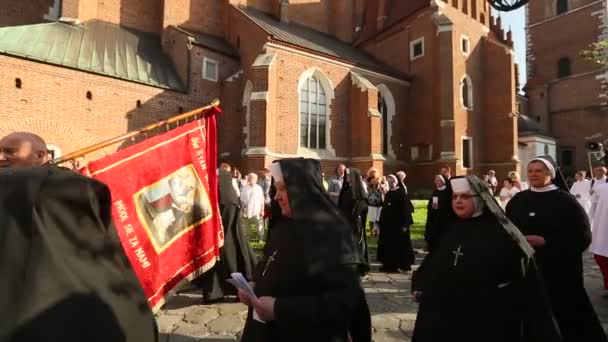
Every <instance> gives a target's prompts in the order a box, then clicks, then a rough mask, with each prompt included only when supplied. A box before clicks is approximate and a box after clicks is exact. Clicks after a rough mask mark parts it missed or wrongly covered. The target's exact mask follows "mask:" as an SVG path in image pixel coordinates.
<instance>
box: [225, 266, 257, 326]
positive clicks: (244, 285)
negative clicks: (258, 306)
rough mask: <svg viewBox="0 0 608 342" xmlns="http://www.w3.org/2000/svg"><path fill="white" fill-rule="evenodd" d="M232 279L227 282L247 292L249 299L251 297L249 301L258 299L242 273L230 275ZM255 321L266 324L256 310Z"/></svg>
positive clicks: (254, 312) (254, 313)
mask: <svg viewBox="0 0 608 342" xmlns="http://www.w3.org/2000/svg"><path fill="white" fill-rule="evenodd" d="M230 277H231V279H227V280H226V281H227V282H228V283H230V284H232V285H233V286H234V287H236V288H237V289H240V290H242V291H243V292H245V294H246V295H247V297H249V299H250V300H251V301H254V300H257V299H258V297H257V296H256V295H255V292H254V291H253V289H252V288H251V286H249V283H248V282H247V279H245V277H244V276H243V274H242V273H240V272H234V273H231V274H230ZM253 319H255V320H256V321H258V322H261V323H266V322H265V321H263V320H262V319H261V318H260V316H259V315H258V313H257V312H256V311H255V310H253Z"/></svg>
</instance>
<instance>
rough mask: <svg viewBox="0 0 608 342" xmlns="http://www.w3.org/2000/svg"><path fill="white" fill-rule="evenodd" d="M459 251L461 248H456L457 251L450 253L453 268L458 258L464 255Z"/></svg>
mask: <svg viewBox="0 0 608 342" xmlns="http://www.w3.org/2000/svg"><path fill="white" fill-rule="evenodd" d="M461 249H462V246H458V249H457V250H455V251H453V252H452V253H453V254H454V266H456V265H458V258H459V257H461V256H463V255H464V253H462V252H461V251H460V250H461Z"/></svg>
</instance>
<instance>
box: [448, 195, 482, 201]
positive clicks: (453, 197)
mask: <svg viewBox="0 0 608 342" xmlns="http://www.w3.org/2000/svg"><path fill="white" fill-rule="evenodd" d="M473 197H479V195H471V194H453V195H452V200H457V199H459V198H462V199H463V200H468V199H471V198H473Z"/></svg>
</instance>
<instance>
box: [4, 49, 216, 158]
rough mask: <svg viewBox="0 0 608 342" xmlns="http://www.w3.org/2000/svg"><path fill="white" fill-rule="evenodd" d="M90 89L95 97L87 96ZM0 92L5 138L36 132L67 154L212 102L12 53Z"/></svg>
mask: <svg viewBox="0 0 608 342" xmlns="http://www.w3.org/2000/svg"><path fill="white" fill-rule="evenodd" d="M16 78H20V79H21V84H22V87H21V89H17V88H16V87H15V79H16ZM87 91H90V92H91V94H92V96H93V97H92V100H88V99H87V98H86V92H87ZM0 93H2V94H3V96H1V97H0V108H2V111H1V112H0V136H2V135H5V134H7V133H8V132H11V131H16V130H26V131H32V132H34V133H37V134H40V135H41V136H42V137H44V138H45V139H46V140H47V142H48V143H52V144H55V145H57V146H58V147H59V148H60V149H61V150H62V152H63V153H68V152H71V151H74V150H76V149H79V148H82V147H86V146H88V145H90V144H93V143H96V142H99V141H102V140H104V139H108V138H111V137H114V136H117V135H119V134H123V133H126V132H127V131H131V130H134V129H137V128H141V127H142V126H144V125H147V124H150V123H152V122H155V121H158V120H160V119H164V118H167V117H169V116H171V115H174V114H176V113H177V112H178V110H179V107H182V109H183V110H184V111H188V110H191V109H194V108H197V107H200V106H203V105H205V104H207V103H208V102H209V100H210V99H207V98H202V97H198V96H197V97H194V96H189V95H187V94H182V93H178V92H174V91H168V90H164V89H159V88H154V87H149V86H145V85H139V84H135V83H132V82H126V81H121V80H116V79H112V78H108V77H102V76H98V75H94V74H89V73H84V72H79V71H75V70H69V69H65V68H58V67H54V66H51V65H47V64H41V63H35V62H30V61H26V60H22V59H18V58H12V57H7V56H0ZM138 100H139V101H140V103H141V107H139V108H138V107H137V105H136V103H137V101H138ZM118 147H119V146H117V145H115V146H111V147H109V148H107V149H105V150H104V151H101V152H98V153H93V154H92V155H91V156H89V157H90V158H96V157H99V156H100V155H102V154H105V153H108V152H112V151H114V150H116V149H117V148H118Z"/></svg>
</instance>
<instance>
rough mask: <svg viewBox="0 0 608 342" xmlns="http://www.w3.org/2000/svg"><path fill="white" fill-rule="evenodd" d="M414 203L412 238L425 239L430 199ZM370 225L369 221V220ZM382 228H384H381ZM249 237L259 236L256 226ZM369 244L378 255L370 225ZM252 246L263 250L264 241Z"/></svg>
mask: <svg viewBox="0 0 608 342" xmlns="http://www.w3.org/2000/svg"><path fill="white" fill-rule="evenodd" d="M412 203H413V204H414V208H415V209H416V211H415V212H414V215H413V216H414V224H413V225H412V228H411V235H412V240H423V239H424V227H425V225H426V205H427V203H428V200H412ZM368 225H369V222H368ZM380 229H382V228H380ZM248 231H249V237H250V238H251V237H253V236H257V232H256V230H255V227H249V229H248ZM367 232H368V234H367V246H368V248H369V253H370V255H376V250H377V249H378V237H372V236H371V235H370V234H369V232H370V230H369V227H368V229H367ZM250 243H251V247H253V249H254V250H256V251H258V252H261V251H262V248H264V242H263V241H257V240H250Z"/></svg>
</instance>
